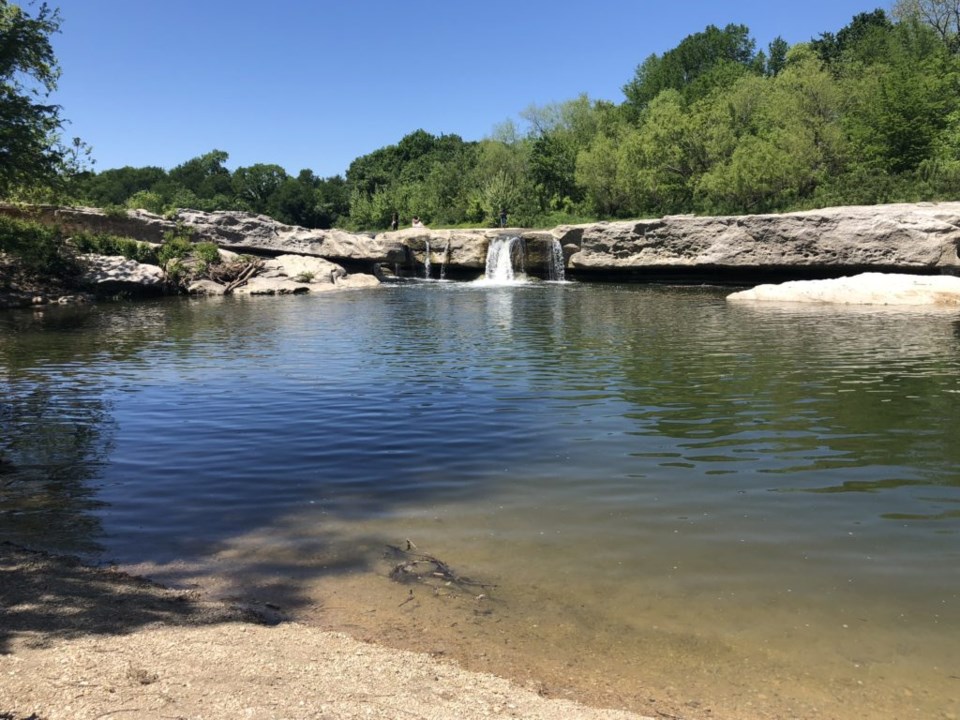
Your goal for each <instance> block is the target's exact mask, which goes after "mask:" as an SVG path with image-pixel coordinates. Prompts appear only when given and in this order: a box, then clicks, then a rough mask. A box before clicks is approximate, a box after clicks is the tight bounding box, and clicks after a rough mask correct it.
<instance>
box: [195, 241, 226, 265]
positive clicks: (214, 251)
mask: <svg viewBox="0 0 960 720" xmlns="http://www.w3.org/2000/svg"><path fill="white" fill-rule="evenodd" d="M192 250H193V255H194V257H196V258H198V259H200V260H202V261H203V262H205V263H210V264H214V263H218V262H220V250H219V249H218V248H217V246H216V244H215V243H212V242H199V243H196V244H195V245H194V246H193V248H192Z"/></svg>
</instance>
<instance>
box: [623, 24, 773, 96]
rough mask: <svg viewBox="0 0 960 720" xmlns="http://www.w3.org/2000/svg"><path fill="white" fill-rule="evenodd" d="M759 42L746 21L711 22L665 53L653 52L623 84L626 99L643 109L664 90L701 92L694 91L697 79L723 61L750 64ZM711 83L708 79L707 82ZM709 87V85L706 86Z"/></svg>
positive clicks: (690, 94) (743, 64)
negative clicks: (719, 26) (743, 23)
mask: <svg viewBox="0 0 960 720" xmlns="http://www.w3.org/2000/svg"><path fill="white" fill-rule="evenodd" d="M755 46H756V43H754V41H753V40H752V39H751V38H750V29H749V28H748V27H747V26H746V25H734V24H732V23H731V24H730V25H727V26H726V27H725V28H723V30H721V29H720V28H718V27H717V26H716V25H708V26H707V27H706V29H705V30H704V31H703V32H699V33H694V34H693V35H688V36H687V37H685V38H684V39H683V40H682V41H681V42H680V44H679V45H677V47H675V48H674V49H673V50H668V51H667V52H665V53H664V54H663V56H662V57H660V56H658V55H651V56H650V57H648V58H647V59H646V60H644V61H643V63H642V64H641V65H640V66H639V67H638V68H637V71H636V74H635V75H634V78H633V80H631V81H630V82H629V83H627V84H626V85H625V86H624V87H623V92H624V94H625V95H626V96H627V103H628V104H629V105H631V106H632V107H633V108H634V110H636V111H639V110H642V109H643V108H644V107H646V106H647V104H648V103H649V102H650V101H651V100H653V99H654V98H655V97H656V96H657V95H659V94H660V93H661V92H662V91H663V90H668V89H672V90H680V91H681V92H683V93H684V94H685V95H686V96H687V100H688V101H689V100H695V99H697V98H698V97H700V96H701V95H700V94H697V93H696V92H691V91H690V90H691V88H693V89H694V90H695V89H696V86H695V85H694V83H695V81H696V80H697V79H698V78H700V77H702V76H704V75H706V74H707V73H709V72H710V71H711V70H714V68H715V67H716V66H717V65H718V64H720V63H724V62H726V63H733V64H735V65H740V66H743V67H744V68H749V67H750V66H751V65H752V62H753V59H754V48H755ZM709 85H712V83H708V86H709ZM706 89H709V87H708V88H706Z"/></svg>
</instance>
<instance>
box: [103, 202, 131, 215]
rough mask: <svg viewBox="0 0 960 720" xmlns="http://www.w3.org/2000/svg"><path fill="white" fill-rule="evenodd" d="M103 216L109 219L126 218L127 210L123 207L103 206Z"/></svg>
mask: <svg viewBox="0 0 960 720" xmlns="http://www.w3.org/2000/svg"><path fill="white" fill-rule="evenodd" d="M103 214H104V215H106V216H107V217H109V218H125V217H128V216H127V209H126V208H125V207H123V205H105V206H104V207H103Z"/></svg>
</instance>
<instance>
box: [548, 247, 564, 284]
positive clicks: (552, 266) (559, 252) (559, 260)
mask: <svg viewBox="0 0 960 720" xmlns="http://www.w3.org/2000/svg"><path fill="white" fill-rule="evenodd" d="M547 278H548V279H550V280H553V281H554V282H564V281H565V280H566V273H565V271H564V268H563V248H562V247H560V241H559V240H557V239H556V238H554V239H553V245H552V246H551V247H550V256H549V258H548V260H547Z"/></svg>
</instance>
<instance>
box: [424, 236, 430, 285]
mask: <svg viewBox="0 0 960 720" xmlns="http://www.w3.org/2000/svg"><path fill="white" fill-rule="evenodd" d="M425 242H426V244H427V250H426V253H425V254H424V256H423V277H424V279H426V280H429V279H430V239H429V238H427V240H425Z"/></svg>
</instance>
